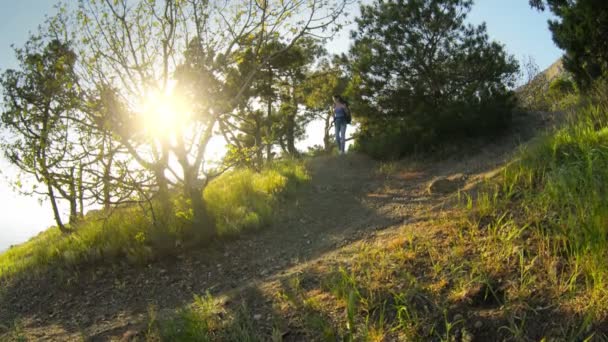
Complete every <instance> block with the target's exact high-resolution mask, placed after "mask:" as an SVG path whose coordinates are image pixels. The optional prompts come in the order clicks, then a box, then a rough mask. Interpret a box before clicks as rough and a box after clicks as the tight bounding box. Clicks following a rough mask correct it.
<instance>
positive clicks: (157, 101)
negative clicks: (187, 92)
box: [142, 92, 190, 139]
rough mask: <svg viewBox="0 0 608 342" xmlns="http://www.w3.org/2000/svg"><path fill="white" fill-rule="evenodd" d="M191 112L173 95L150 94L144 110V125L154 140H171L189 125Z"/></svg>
mask: <svg viewBox="0 0 608 342" xmlns="http://www.w3.org/2000/svg"><path fill="white" fill-rule="evenodd" d="M189 118H190V110H189V109H188V107H187V106H186V105H185V103H184V102H183V101H182V100H181V99H180V98H179V97H178V96H176V95H174V94H171V93H166V94H163V93H159V92H150V93H148V95H147V97H146V99H145V101H144V105H143V108H142V121H143V122H142V124H143V127H144V129H145V131H146V132H147V133H148V134H149V135H150V136H152V137H154V138H161V139H162V138H169V137H171V136H173V135H174V134H175V133H176V132H177V131H178V130H179V129H180V128H183V127H184V126H185V125H187V122H188V120H189Z"/></svg>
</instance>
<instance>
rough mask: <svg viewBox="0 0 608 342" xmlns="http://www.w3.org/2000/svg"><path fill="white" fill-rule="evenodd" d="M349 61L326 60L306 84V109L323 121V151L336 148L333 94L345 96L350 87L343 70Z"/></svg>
mask: <svg viewBox="0 0 608 342" xmlns="http://www.w3.org/2000/svg"><path fill="white" fill-rule="evenodd" d="M347 63H348V61H344V60H341V59H340V58H339V57H334V58H333V61H332V60H330V59H324V60H323V61H322V62H321V63H320V64H319V67H318V68H317V69H316V70H314V71H312V72H310V73H309V74H308V77H307V79H306V82H305V84H304V91H303V92H304V93H305V94H306V97H305V104H306V108H307V110H308V111H309V113H310V115H311V116H312V117H313V118H315V119H318V120H322V121H323V124H324V125H323V149H324V150H325V151H330V150H331V149H332V147H333V146H335V143H334V138H333V135H332V131H331V130H332V126H333V115H334V113H333V110H332V109H331V106H332V104H333V100H332V95H333V94H343V93H345V91H346V88H347V86H348V80H349V79H348V77H347V75H346V72H345V70H343V69H344V68H343V67H345V66H346V64H347Z"/></svg>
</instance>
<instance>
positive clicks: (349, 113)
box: [344, 105, 353, 124]
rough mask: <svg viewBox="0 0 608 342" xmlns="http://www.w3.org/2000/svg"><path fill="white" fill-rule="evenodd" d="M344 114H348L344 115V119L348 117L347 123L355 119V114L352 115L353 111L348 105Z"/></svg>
mask: <svg viewBox="0 0 608 342" xmlns="http://www.w3.org/2000/svg"><path fill="white" fill-rule="evenodd" d="M344 114H346V116H345V117H344V119H346V123H347V124H350V123H351V121H353V116H352V113H351V112H350V108H348V105H347V106H346V110H345V111H344Z"/></svg>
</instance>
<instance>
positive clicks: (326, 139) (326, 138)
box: [323, 111, 333, 151]
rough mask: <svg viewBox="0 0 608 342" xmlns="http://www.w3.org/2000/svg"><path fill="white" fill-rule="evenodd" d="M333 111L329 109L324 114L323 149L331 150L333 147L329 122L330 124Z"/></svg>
mask: <svg viewBox="0 0 608 342" xmlns="http://www.w3.org/2000/svg"><path fill="white" fill-rule="evenodd" d="M332 117H333V113H332V112H331V111H329V112H328V113H327V115H326V116H325V127H324V135H323V147H324V148H325V151H331V149H332V147H333V142H332V141H331V133H330V131H331V124H332Z"/></svg>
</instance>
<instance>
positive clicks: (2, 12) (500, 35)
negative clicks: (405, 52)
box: [0, 0, 562, 251]
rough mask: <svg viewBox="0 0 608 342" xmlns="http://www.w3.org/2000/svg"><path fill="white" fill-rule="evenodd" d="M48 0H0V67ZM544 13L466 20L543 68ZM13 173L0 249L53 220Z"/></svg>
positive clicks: (480, 4)
mask: <svg viewBox="0 0 608 342" xmlns="http://www.w3.org/2000/svg"><path fill="white" fill-rule="evenodd" d="M369 2H370V0H367V1H366V3H369ZM54 3H55V1H53V0H19V1H9V0H0V72H2V71H4V70H6V69H8V68H15V67H16V66H17V64H16V60H15V58H14V54H13V49H12V48H11V44H14V45H15V46H17V47H20V46H22V45H23V44H24V43H25V41H26V40H27V38H28V35H29V33H35V32H36V29H37V27H38V25H39V24H40V23H42V22H43V21H44V18H45V15H52V13H54V10H53V5H54ZM349 13H350V16H349V18H350V19H352V18H353V16H356V15H357V14H358V8H357V7H354V8H351V9H350V10H349ZM549 18H550V14H549V13H546V12H545V13H541V12H538V11H536V10H533V9H531V8H530V6H529V5H528V0H476V1H475V4H474V6H473V9H472V11H471V13H470V14H469V18H468V19H469V21H470V22H471V23H472V24H481V23H482V22H485V23H486V25H487V30H488V34H489V36H490V39H492V40H495V41H498V42H500V43H502V44H504V45H505V48H506V50H507V51H508V52H509V53H510V54H512V55H514V56H515V57H516V58H518V59H520V60H521V59H523V58H524V57H525V56H531V57H532V58H533V59H534V60H535V61H536V63H537V64H538V66H539V68H540V69H541V70H543V69H545V68H547V67H548V66H549V65H551V64H552V63H553V62H555V61H556V60H557V59H558V58H559V57H560V56H561V55H562V51H560V50H559V49H558V48H557V47H556V46H555V44H554V43H553V41H552V39H551V33H550V32H549V30H548V28H547V20H548V19H549ZM354 28H355V25H354V24H351V25H348V26H346V27H345V28H344V29H343V30H342V31H341V33H340V34H338V35H337V36H336V37H335V39H334V40H333V41H331V42H330V43H329V44H328V46H327V49H328V51H329V52H331V53H342V52H347V51H348V47H349V44H350V41H349V33H348V32H349V30H352V29H354ZM321 127H322V126H320V125H319V124H312V125H311V126H309V127H308V128H307V133H308V136H309V138H308V139H307V141H305V142H301V143H300V144H298V146H299V147H300V148H303V147H304V146H306V145H314V144H322V140H321V139H322V138H321V134H319V132H320V131H321ZM15 177H16V171H15V169H14V168H13V167H12V166H11V165H9V164H8V162H7V161H6V160H5V159H4V158H3V157H2V156H0V208H2V213H1V214H0V251H2V250H4V249H6V248H8V247H9V246H10V245H12V244H17V243H20V242H23V241H26V240H27V239H28V238H30V237H31V236H33V235H35V234H37V233H38V232H40V231H42V230H44V229H46V228H47V227H49V226H50V225H52V224H53V219H52V213H51V209H50V207H49V206H48V205H47V204H43V205H41V204H40V203H39V201H38V199H36V198H32V197H26V196H22V195H18V194H17V193H15V192H14V191H13V190H12V188H11V186H10V185H9V184H10V182H11V181H14V180H15Z"/></svg>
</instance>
